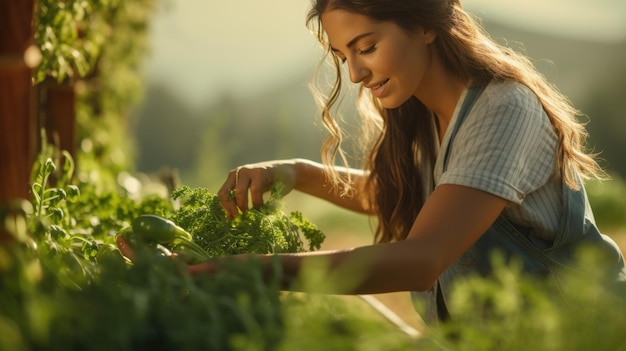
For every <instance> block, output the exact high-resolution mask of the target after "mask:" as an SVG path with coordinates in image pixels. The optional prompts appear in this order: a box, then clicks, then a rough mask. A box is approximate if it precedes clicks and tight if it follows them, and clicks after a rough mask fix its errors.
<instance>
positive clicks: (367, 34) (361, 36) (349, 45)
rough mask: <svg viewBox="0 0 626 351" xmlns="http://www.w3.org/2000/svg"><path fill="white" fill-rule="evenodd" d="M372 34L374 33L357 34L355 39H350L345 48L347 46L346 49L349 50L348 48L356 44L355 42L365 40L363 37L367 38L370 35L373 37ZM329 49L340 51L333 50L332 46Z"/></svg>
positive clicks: (334, 49)
mask: <svg viewBox="0 0 626 351" xmlns="http://www.w3.org/2000/svg"><path fill="white" fill-rule="evenodd" d="M373 34H374V32H368V33H363V34H359V35H357V36H356V37H354V38H352V40H350V41H349V42H348V44H347V45H346V46H347V47H348V49H349V48H351V47H352V46H353V45H354V44H356V42H357V41H359V40H361V39H363V38H365V37H368V36H370V35H373ZM330 48H331V50H332V51H340V50H339V49H337V48H334V47H333V46H332V45H331V47H330Z"/></svg>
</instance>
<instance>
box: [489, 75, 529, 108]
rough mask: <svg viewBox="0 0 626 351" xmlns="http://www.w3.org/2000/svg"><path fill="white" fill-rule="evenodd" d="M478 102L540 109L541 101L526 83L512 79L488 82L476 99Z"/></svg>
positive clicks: (495, 105)
mask: <svg viewBox="0 0 626 351" xmlns="http://www.w3.org/2000/svg"><path fill="white" fill-rule="evenodd" d="M478 103H480V104H482V105H487V106H491V107H498V106H503V105H505V106H510V107H525V108H532V109H536V108H540V109H541V103H540V101H539V99H538V98H537V95H536V94H535V93H534V92H533V91H532V90H530V88H528V87H527V86H526V85H524V84H522V83H519V82H514V81H504V82H492V83H490V84H489V85H487V87H485V90H484V92H483V93H482V95H481V97H480V98H479V100H478V101H477V104H478Z"/></svg>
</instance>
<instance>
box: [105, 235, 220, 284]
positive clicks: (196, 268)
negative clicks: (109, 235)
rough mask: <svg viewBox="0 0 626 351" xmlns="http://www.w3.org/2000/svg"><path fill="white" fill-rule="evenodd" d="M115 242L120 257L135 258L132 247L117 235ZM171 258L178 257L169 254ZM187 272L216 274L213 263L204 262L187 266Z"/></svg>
mask: <svg viewBox="0 0 626 351" xmlns="http://www.w3.org/2000/svg"><path fill="white" fill-rule="evenodd" d="M115 242H116V243H117V247H118V248H119V250H120V252H121V253H122V255H123V256H124V257H126V258H128V259H129V260H131V261H132V260H133V259H134V258H135V251H133V249H132V247H131V246H130V245H129V244H128V243H127V242H126V240H124V238H122V236H121V235H118V236H117V237H116V238H115ZM168 256H169V257H171V258H176V257H177V256H178V255H176V253H170V254H169V255H168ZM187 272H188V273H189V274H191V275H196V274H214V273H216V272H217V269H216V268H215V265H214V264H213V262H210V261H205V262H201V263H198V264H192V265H188V266H187Z"/></svg>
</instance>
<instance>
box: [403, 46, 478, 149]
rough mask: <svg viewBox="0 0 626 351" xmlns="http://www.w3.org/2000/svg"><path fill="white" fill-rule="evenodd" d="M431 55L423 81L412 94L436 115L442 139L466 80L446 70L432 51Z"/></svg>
mask: <svg viewBox="0 0 626 351" xmlns="http://www.w3.org/2000/svg"><path fill="white" fill-rule="evenodd" d="M432 55H433V59H432V60H431V66H430V68H429V70H428V73H427V75H426V77H425V79H424V83H423V84H422V86H421V87H420V89H419V90H418V91H417V92H416V93H415V94H414V95H415V97H416V98H417V99H418V100H420V101H421V102H422V103H423V104H424V105H425V106H426V107H427V108H428V109H429V110H431V111H432V112H433V113H434V114H435V116H436V117H437V120H438V122H439V140H442V139H443V135H444V134H445V132H446V130H447V129H448V125H449V124H450V120H451V119H452V114H453V113H454V109H455V108H456V105H457V103H458V101H459V98H460V97H461V94H462V93H463V90H464V89H465V88H466V87H467V82H464V81H463V80H461V79H460V78H457V77H455V76H453V75H452V74H450V73H449V72H448V71H446V70H445V68H444V67H443V66H442V65H441V61H440V60H438V59H436V55H435V54H434V53H433V54H432Z"/></svg>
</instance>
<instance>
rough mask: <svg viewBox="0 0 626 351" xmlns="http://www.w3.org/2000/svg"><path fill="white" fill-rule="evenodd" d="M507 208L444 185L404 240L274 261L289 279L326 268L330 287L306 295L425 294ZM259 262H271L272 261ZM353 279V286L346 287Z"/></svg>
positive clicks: (198, 268)
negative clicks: (315, 293) (423, 291)
mask: <svg viewBox="0 0 626 351" xmlns="http://www.w3.org/2000/svg"><path fill="white" fill-rule="evenodd" d="M505 205H506V200H504V199H502V198H500V197H497V196H495V195H491V194H489V193H486V192H483V191H480V190H476V189H472V188H468V187H464V186H459V185H442V186H439V187H437V188H436V189H435V191H434V192H433V194H432V195H431V196H430V198H429V199H428V200H427V201H426V203H425V204H424V207H423V209H422V211H421V212H420V214H419V215H418V217H417V218H416V219H415V223H414V224H413V227H412V228H411V231H410V233H409V236H408V238H407V239H406V240H404V241H401V242H395V243H389V244H378V245H372V246H364V247H358V248H354V249H349V250H336V251H322V252H314V253H299V254H283V255H278V258H279V259H280V265H281V267H282V270H283V272H284V273H285V275H286V276H287V277H288V278H289V279H290V280H297V279H299V278H302V276H301V275H300V273H301V272H302V271H303V267H310V266H324V265H326V266H327V267H328V268H329V270H328V272H327V273H325V275H324V277H325V279H326V280H327V281H329V284H320V285H317V286H308V287H306V288H307V290H309V291H310V290H316V289H319V290H321V292H326V293H350V294H368V293H383V292H393V291H421V290H427V289H429V288H430V287H432V285H433V284H434V282H435V281H436V280H437V278H438V277H439V276H440V275H441V274H442V273H443V272H444V271H445V270H446V268H447V267H448V266H449V265H450V264H452V262H454V260H456V259H457V258H458V257H459V256H460V255H461V254H462V253H463V252H465V251H466V250H467V249H468V248H469V247H470V246H471V245H472V244H473V243H474V242H475V241H476V240H478V238H480V236H481V235H482V234H483V233H484V232H485V231H486V230H487V229H488V228H489V227H490V226H491V224H492V223H493V222H494V221H495V219H496V218H497V216H498V215H499V214H500V213H501V212H502V210H503V209H504V206H505ZM262 259H264V260H267V261H268V262H269V260H270V259H272V257H271V256H264V257H262ZM213 269H215V268H214V263H212V262H206V263H202V264H199V265H195V266H190V267H189V271H190V272H191V273H192V274H196V273H200V272H206V271H208V272H211V271H212V270H213ZM353 279H358V280H353ZM351 280H352V282H353V284H349V283H348V284H346V282H350V281H351Z"/></svg>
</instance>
